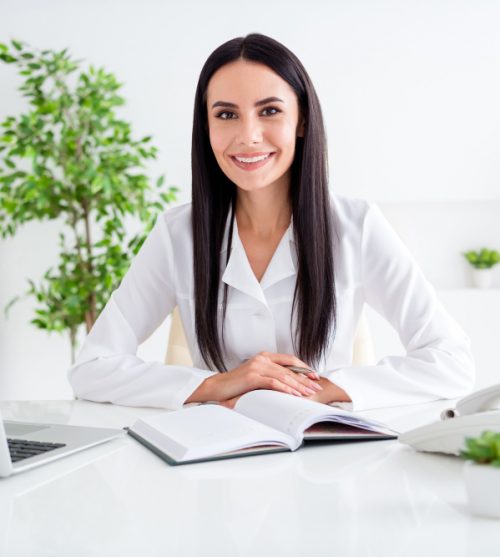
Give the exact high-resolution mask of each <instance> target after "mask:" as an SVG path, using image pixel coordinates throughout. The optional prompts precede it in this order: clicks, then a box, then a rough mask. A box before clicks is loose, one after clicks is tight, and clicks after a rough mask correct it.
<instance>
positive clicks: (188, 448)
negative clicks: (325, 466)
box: [131, 404, 295, 461]
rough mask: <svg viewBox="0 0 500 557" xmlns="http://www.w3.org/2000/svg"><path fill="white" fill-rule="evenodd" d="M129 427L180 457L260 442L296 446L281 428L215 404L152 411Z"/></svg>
mask: <svg viewBox="0 0 500 557" xmlns="http://www.w3.org/2000/svg"><path fill="white" fill-rule="evenodd" d="M131 429H132V430H133V431H135V432H136V433H138V434H139V435H141V436H142V437H144V438H145V439H146V440H147V441H149V442H151V443H153V444H154V445H156V446H157V447H158V448H160V449H161V450H163V451H164V452H166V453H167V454H168V455H169V456H171V457H172V458H174V459H175V460H179V461H182V460H190V459H195V458H205V457H209V456H212V455H216V454H220V453H223V452H227V451H232V450H237V449H241V448H245V447H250V446H256V445H263V444H265V445H268V444H275V445H283V446H290V448H295V447H294V445H295V441H294V439H293V438H290V437H289V436H288V435H285V434H283V433H282V432H281V431H275V430H274V429H272V428H271V427H269V426H267V425H265V424H261V423H259V422H257V421H255V420H253V419H250V418H247V417H245V416H242V415H240V414H238V413H236V412H234V411H233V410H229V409H228V408H224V407H223V406H217V405H214V404H208V405H201V406H195V407H190V408H184V409H182V410H177V411H175V412H162V413H159V414H155V415H154V416H151V417H149V418H144V419H141V420H139V421H138V422H136V424H134V426H133V427H132V428H131Z"/></svg>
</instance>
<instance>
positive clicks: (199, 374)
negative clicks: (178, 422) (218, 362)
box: [173, 368, 218, 410]
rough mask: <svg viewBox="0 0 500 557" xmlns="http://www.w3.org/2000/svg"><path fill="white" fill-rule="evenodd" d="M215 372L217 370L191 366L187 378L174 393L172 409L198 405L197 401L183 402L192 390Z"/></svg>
mask: <svg viewBox="0 0 500 557" xmlns="http://www.w3.org/2000/svg"><path fill="white" fill-rule="evenodd" d="M216 373H218V372H216V371H209V370H207V369H197V368H192V369H191V374H190V375H191V377H190V378H189V380H188V381H187V382H186V384H185V385H184V386H183V387H182V388H181V389H179V390H178V391H177V392H176V393H175V399H174V400H173V404H174V405H175V407H174V408H173V409H174V410H178V409H180V408H184V407H186V408H187V407H189V406H195V405H198V403H187V404H185V401H186V399H188V398H189V397H190V396H191V395H192V394H193V393H194V391H196V389H197V388H198V387H199V386H200V385H201V384H202V383H203V381H205V379H207V378H208V377H212V375H215V374H216Z"/></svg>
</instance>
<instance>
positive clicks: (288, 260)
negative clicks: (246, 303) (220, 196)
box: [221, 213, 297, 307]
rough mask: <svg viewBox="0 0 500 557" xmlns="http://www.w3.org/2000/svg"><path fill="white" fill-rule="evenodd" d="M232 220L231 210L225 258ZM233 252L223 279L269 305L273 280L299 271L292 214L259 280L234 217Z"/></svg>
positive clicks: (223, 246) (223, 259)
mask: <svg viewBox="0 0 500 557" xmlns="http://www.w3.org/2000/svg"><path fill="white" fill-rule="evenodd" d="M230 223H231V213H229V215H228V218H227V221H226V229H225V232H224V239H223V243H222V249H221V257H222V261H223V262H224V261H225V258H226V253H227V251H226V247H227V239H228V235H229V227H230ZM230 249H231V253H230V256H229V261H228V263H227V266H226V268H225V271H224V274H223V275H222V281H223V282H225V283H226V284H228V285H229V286H232V287H233V288H236V289H238V290H240V291H241V292H244V293H245V294H247V295H248V296H251V297H252V298H254V299H256V300H258V301H259V302H261V303H262V304H264V305H265V306H266V307H267V300H266V297H265V294H264V290H265V289H266V288H269V287H270V286H272V285H273V284H276V283H277V282H279V281H281V280H283V279H285V278H288V277H290V276H293V275H295V274H296V273H297V270H296V267H295V264H294V260H293V257H292V250H294V249H295V242H294V236H293V217H292V221H291V222H290V225H289V226H288V228H287V230H286V231H285V233H284V234H283V237H282V238H281V240H280V243H279V244H278V247H277V248H276V251H275V252H274V254H273V257H272V259H271V261H270V262H269V265H268V267H267V269H266V271H265V273H264V276H263V277H262V279H261V281H260V283H259V281H258V280H257V277H256V276H255V274H254V272H253V271H252V267H251V266H250V262H249V261H248V257H247V254H246V252H245V248H244V246H243V244H242V242H241V239H240V236H239V233H238V224H237V222H236V219H234V227H233V239H232V243H231V248H230Z"/></svg>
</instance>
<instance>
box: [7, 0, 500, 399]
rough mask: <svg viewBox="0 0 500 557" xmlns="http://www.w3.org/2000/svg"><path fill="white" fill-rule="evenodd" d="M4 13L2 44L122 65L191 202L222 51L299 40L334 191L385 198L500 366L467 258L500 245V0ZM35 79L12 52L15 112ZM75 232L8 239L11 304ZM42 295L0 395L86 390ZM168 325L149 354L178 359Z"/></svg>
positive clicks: (145, 5)
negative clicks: (199, 134) (41, 317)
mask: <svg viewBox="0 0 500 557" xmlns="http://www.w3.org/2000/svg"><path fill="white" fill-rule="evenodd" d="M0 13H1V14H2V16H1V18H0V42H7V41H8V40H9V39H11V38H17V39H21V40H24V41H27V42H29V43H30V44H31V45H33V46H36V47H39V48H55V49H62V48H64V47H69V49H70V51H71V53H72V54H73V55H74V56H75V57H76V58H84V59H85V60H86V61H87V62H88V63H91V64H93V65H95V66H104V67H105V68H106V69H107V70H109V71H112V72H114V73H115V74H116V75H117V77H118V79H119V81H121V82H123V83H124V87H123V91H122V94H123V96H124V97H125V98H126V100H127V105H126V106H125V107H124V108H123V109H122V111H121V113H120V114H121V116H123V117H124V118H125V119H127V120H129V121H130V122H132V125H133V130H134V131H135V134H136V136H137V137H139V136H142V135H146V134H148V135H149V134H152V135H153V137H154V144H155V145H157V146H158V147H159V149H160V153H159V159H158V161H156V162H155V163H154V164H151V166H150V169H149V170H150V173H151V176H152V177H154V178H156V177H157V176H158V175H159V174H162V173H165V175H166V184H169V185H174V184H175V185H177V186H179V187H180V188H181V190H182V191H181V194H180V196H179V202H184V201H188V200H189V199H190V148H191V126H192V111H193V101H194V91H195V87H196V83H197V80H198V76H199V72H200V70H201V67H202V66H203V63H204V62H205V60H206V58H207V57H208V55H209V54H210V53H211V52H212V51H213V50H214V49H215V48H216V47H217V46H219V45H220V44H221V43H223V42H225V41H227V40H229V39H231V38H234V37H236V36H242V35H245V34H248V33H250V32H260V33H264V34H267V35H270V36H272V37H274V38H275V39H277V40H279V41H281V42H282V43H284V44H285V45H286V46H287V47H288V48H290V49H291V50H292V51H293V52H295V54H296V55H297V56H298V57H299V58H300V59H301V61H302V62H303V64H304V65H305V67H306V69H307V71H308V72H309V74H310V76H311V79H312V81H313V83H314V85H315V88H316V90H317V92H318V95H319V98H320V101H321V105H322V109H323V114H324V118H325V124H326V129H327V136H328V142H329V160H330V170H331V188H332V189H333V190H334V191H336V192H338V193H341V194H344V195H349V196H355V197H364V198H368V199H371V200H374V201H377V202H379V203H380V205H381V208H382V210H383V212H384V213H385V214H386V216H387V217H388V219H389V220H390V221H391V223H392V224H393V225H394V227H395V228H396V230H397V231H398V233H399V234H400V235H401V237H402V238H403V240H404V241H405V242H406V243H407V245H408V246H409V248H410V250H411V251H412V252H413V254H414V255H415V257H416V259H417V261H418V262H419V263H420V265H421V266H422V268H423V270H424V272H425V273H426V275H427V276H428V278H429V279H430V280H431V281H432V282H433V284H434V285H435V286H436V288H437V289H438V290H439V291H440V292H442V293H443V294H442V297H443V300H446V305H447V307H448V308H449V310H450V312H451V313H452V314H453V315H454V316H456V318H457V319H458V320H459V321H460V322H461V323H462V325H463V326H464V327H465V328H466V329H467V331H468V332H469V334H470V335H471V337H472V338H473V341H475V345H474V346H476V347H477V348H476V356H477V357H478V360H479V361H480V362H479V361H478V363H481V365H480V366H479V367H480V368H481V369H480V371H481V373H483V374H484V373H486V372H487V373H489V374H490V375H489V376H490V377H492V378H495V377H499V378H500V372H499V373H496V371H495V374H492V373H493V372H492V371H491V370H486V367H488V365H487V362H489V361H495V360H494V359H493V358H494V357H495V356H496V350H494V346H493V345H494V341H493V342H491V343H490V342H489V338H490V336H489V335H492V334H493V332H494V331H496V330H498V329H496V327H497V326H498V324H499V321H498V318H497V317H496V313H499V310H500V294H499V292H496V293H495V292H490V293H487V294H485V293H482V294H481V293H478V292H470V291H468V290H467V289H466V288H467V287H468V286H469V276H468V267H467V265H466V263H465V261H464V259H463V257H462V256H461V252H462V251H464V250H467V249H477V248H480V247H482V246H488V247H492V248H496V249H500V71H499V68H500V32H499V29H500V2H498V1H494V0H475V1H473V0H468V1H458V0H457V1H445V0H433V1H429V0H423V1H422V0H420V1H404V0H399V1H390V0H351V1H348V0H330V1H326V0H325V1H321V0H308V1H307V2H306V1H292V0H286V1H285V0H283V1H282V0H279V1H269V0H268V1H262V0H253V1H252V2H250V3H243V4H242V3H236V2H234V1H229V0H217V1H211V2H202V1H199V2H195V1H193V0H191V1H189V0H188V1H185V2H183V3H178V2H174V1H168V0H164V1H159V0H141V1H139V0H121V1H111V0H100V1H97V0H87V1H85V2H81V1H76V0H19V1H16V2H12V1H8V0H0ZM19 84H20V79H19V78H18V76H17V74H16V72H15V69H14V67H12V66H7V65H5V64H1V65H0V101H1V102H0V119H3V118H4V117H6V116H8V115H17V114H19V113H20V112H21V111H22V110H25V109H26V106H27V105H26V102H25V100H24V99H23V98H22V97H21V96H20V94H19V92H18V91H17V87H18V85H19ZM60 228H61V223H59V222H44V223H30V224H27V225H25V226H24V227H22V228H21V229H20V230H19V232H18V234H17V235H16V237H15V238H12V239H7V240H0V269H1V271H2V272H1V273H0V307H1V308H3V307H4V306H5V304H6V303H7V301H8V300H10V299H11V298H12V297H13V296H15V295H16V294H21V293H22V292H24V290H25V289H26V288H27V286H28V283H27V282H26V279H27V278H31V279H33V280H35V281H38V280H39V279H40V278H41V276H42V275H43V273H44V272H45V271H46V270H47V269H48V268H49V267H50V266H55V265H57V252H58V246H57V239H58V237H57V234H58V231H59V230H60ZM494 285H495V287H496V288H498V287H500V271H499V270H498V269H497V270H496V271H495V277H494ZM34 307H35V304H34V301H33V300H30V299H27V300H24V301H22V302H20V303H18V304H16V305H15V306H14V307H13V308H12V310H11V313H10V315H9V318H8V319H6V318H5V317H4V315H3V313H2V314H1V315H0V399H24V398H47V399H54V398H64V397H68V396H71V391H70V389H69V387H68V385H67V383H66V379H65V374H66V369H67V367H68V366H69V363H70V361H69V360H70V352H69V341H68V339H67V338H66V337H62V336H58V335H56V334H53V335H47V334H46V333H45V332H43V331H40V330H39V329H36V328H35V327H33V326H32V325H30V324H29V320H30V319H32V318H33V310H34ZM471 312H473V314H474V315H473V316H471V315H472V314H471ZM167 333H168V322H166V323H165V324H164V325H163V326H162V327H161V328H160V329H159V330H158V331H157V333H156V334H154V335H153V336H152V337H151V338H150V339H149V341H148V342H147V343H145V344H144V345H143V346H142V347H141V350H140V353H139V355H141V357H143V358H145V359H155V360H156V359H160V360H162V359H163V357H164V351H165V345H166V337H167ZM492 338H493V337H492ZM375 340H376V341H377V338H376V339H375ZM487 340H488V342H486V341H487ZM378 346H379V347H380V346H384V347H385V346H386V344H385V337H384V338H383V339H381V340H380V342H379V345H378ZM391 347H392V345H391V344H390V343H389V344H387V350H390V349H391ZM496 360H497V361H498V358H496ZM496 380H497V381H500V379H496Z"/></svg>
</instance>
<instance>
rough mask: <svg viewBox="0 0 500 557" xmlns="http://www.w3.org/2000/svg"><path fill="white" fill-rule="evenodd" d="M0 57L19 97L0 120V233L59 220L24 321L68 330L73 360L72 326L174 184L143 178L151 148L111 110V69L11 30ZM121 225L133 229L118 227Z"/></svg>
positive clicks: (115, 274)
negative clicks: (53, 258) (49, 260)
mask: <svg viewBox="0 0 500 557" xmlns="http://www.w3.org/2000/svg"><path fill="white" fill-rule="evenodd" d="M0 62H4V63H6V64H9V65H12V66H15V67H16V68H17V70H18V72H19V74H20V76H21V78H22V84H21V86H20V91H21V92H22V94H23V96H24V97H26V99H27V101H28V108H27V110H26V111H25V112H24V113H23V114H20V115H19V116H9V117H7V118H6V119H5V120H4V121H3V122H2V123H1V124H0V125H1V127H0V237H2V238H7V237H9V236H13V235H14V234H15V233H16V231H17V228H18V227H19V226H21V225H23V224H25V223H28V222H30V221H33V220H38V221H45V220H54V219H57V220H58V221H60V223H61V231H60V232H59V245H60V258H59V263H58V265H57V268H56V269H53V268H50V269H49V270H48V271H47V272H46V273H45V275H44V277H43V280H42V281H41V283H40V284H38V285H37V284H35V282H34V281H32V280H29V279H28V282H29V284H30V288H29V290H28V291H27V292H26V293H25V296H24V297H27V296H34V297H35V298H36V300H37V302H38V308H37V309H36V311H35V314H36V315H35V318H34V319H33V320H32V321H31V323H33V324H34V325H35V326H36V327H38V328H40V329H44V330H46V331H48V332H52V331H56V332H59V333H67V334H68V336H69V340H70V343H71V354H72V361H74V359H75V350H76V345H77V331H78V330H79V328H80V327H81V326H85V329H86V331H87V333H88V332H89V331H90V329H91V328H92V326H93V324H94V322H95V320H96V319H97V317H98V315H99V313H100V312H101V310H102V308H103V307H104V305H105V304H106V302H107V300H108V298H109V296H110V294H111V292H112V291H113V290H114V289H115V288H116V287H117V286H118V285H119V283H120V281H121V279H122V277H123V276H124V274H125V272H126V271H127V269H128V267H129V264H130V261H131V259H132V257H133V256H134V255H135V254H136V253H137V252H138V250H139V248H140V247H141V245H142V243H143V242H144V240H145V238H146V236H147V234H148V233H149V231H150V230H151V228H152V226H153V224H154V222H155V220H156V218H157V216H158V214H159V213H160V212H161V211H163V210H164V209H165V206H166V205H167V204H169V203H171V202H172V201H174V200H175V198H176V194H175V192H176V191H178V189H177V188H175V187H170V188H168V189H165V188H163V176H162V177H160V178H159V179H158V180H157V181H156V187H157V188H160V190H159V191H157V190H155V189H154V188H153V186H152V185H151V180H150V178H149V177H148V176H147V175H146V173H145V170H144V169H145V166H146V162H147V161H148V160H149V159H155V158H156V155H157V149H156V147H153V146H152V145H151V144H150V142H151V137H150V136H146V137H142V138H139V139H136V138H134V137H133V135H132V130H131V126H130V124H129V123H128V122H126V121H124V120H122V119H120V118H119V117H118V115H117V113H116V109H117V108H118V107H119V106H121V105H123V104H124V102H125V101H124V99H123V98H122V97H121V96H120V95H119V90H120V88H121V84H120V83H119V82H118V81H117V79H116V77H115V76H114V75H113V74H111V73H109V72H106V71H105V70H104V69H102V68H99V69H98V68H95V67H93V66H90V67H89V68H88V70H82V69H80V66H81V60H74V59H72V58H71V57H70V56H69V54H68V52H67V49H64V50H61V51H55V50H41V51H40V50H37V49H34V48H31V47H29V46H28V45H26V44H25V43H23V42H21V41H16V40H13V41H11V44H10V45H9V46H7V45H5V44H0ZM134 220H136V221H139V222H136V223H135V227H132V226H130V225H134V222H133V221H134ZM126 221H128V222H127V227H126V226H125V224H126ZM129 226H130V228H135V229H136V230H138V232H137V233H136V234H134V235H131V234H127V230H126V228H127V229H129ZM18 299H19V296H16V297H15V298H14V299H13V300H11V301H10V302H9V304H8V305H7V307H6V312H7V310H8V309H9V308H10V306H11V305H12V304H13V303H15V302H16V301H17V300H18Z"/></svg>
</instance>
